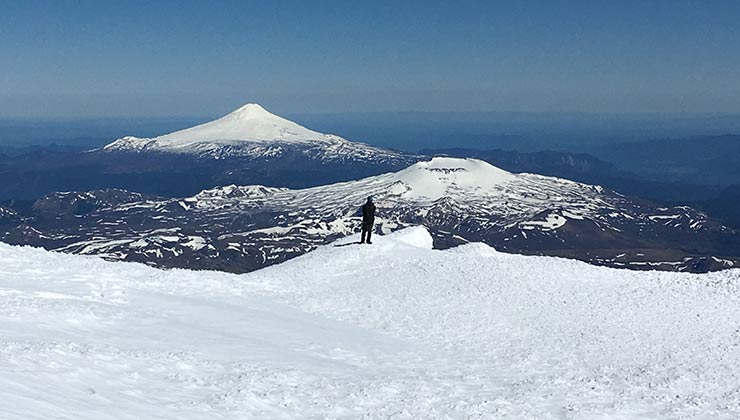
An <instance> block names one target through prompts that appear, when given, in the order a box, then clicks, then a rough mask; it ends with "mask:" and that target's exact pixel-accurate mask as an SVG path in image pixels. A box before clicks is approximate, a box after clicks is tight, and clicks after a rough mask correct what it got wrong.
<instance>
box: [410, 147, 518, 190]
mask: <svg viewBox="0 0 740 420" xmlns="http://www.w3.org/2000/svg"><path fill="white" fill-rule="evenodd" d="M396 176H397V179H398V180H399V181H401V182H403V183H404V184H406V185H408V186H409V187H411V194H412V195H414V196H420V197H426V198H430V199H437V198H440V197H444V196H445V195H449V194H450V193H452V192H453V191H454V190H469V191H472V190H484V191H485V190H491V189H494V188H495V187H496V186H499V185H501V184H505V183H507V182H510V181H513V180H514V179H516V176H515V175H514V174H512V173H510V172H507V171H505V170H503V169H500V168H497V167H495V166H493V165H491V164H489V163H486V162H484V161H482V160H478V159H458V158H448V157H435V158H433V159H432V160H430V161H428V162H419V163H416V164H414V165H411V166H410V167H408V168H406V169H404V170H402V171H400V172H398V173H397V174H396Z"/></svg>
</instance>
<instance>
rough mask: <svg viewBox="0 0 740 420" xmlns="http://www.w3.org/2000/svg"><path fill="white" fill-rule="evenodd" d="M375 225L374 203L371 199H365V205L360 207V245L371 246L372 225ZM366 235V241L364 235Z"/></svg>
mask: <svg viewBox="0 0 740 420" xmlns="http://www.w3.org/2000/svg"><path fill="white" fill-rule="evenodd" d="M374 223H375V203H373V197H368V198H367V203H365V204H364V205H363V206H362V237H361V238H360V243H361V244H363V243H368V244H371V243H372V242H371V241H370V237H371V236H372V234H373V224H374ZM366 234H367V241H366V240H365V235H366Z"/></svg>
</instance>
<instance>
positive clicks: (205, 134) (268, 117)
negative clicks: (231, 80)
mask: <svg viewBox="0 0 740 420" xmlns="http://www.w3.org/2000/svg"><path fill="white" fill-rule="evenodd" d="M327 137H328V135H327V134H322V133H319V132H316V131H312V130H309V129H307V128H305V127H303V126H300V125H298V124H296V123H294V122H293V121H290V120H286V119H285V118H282V117H279V116H277V115H275V114H272V113H270V112H269V111H267V110H266V109H265V108H263V107H262V106H260V105H258V104H254V103H250V104H246V105H244V106H242V107H241V108H239V109H237V110H235V111H233V112H231V113H230V114H228V115H225V116H223V117H221V118H219V119H217V120H214V121H210V122H207V123H205V124H201V125H198V126H195V127H191V128H186V129H184V130H180V131H176V132H174V133H170V134H166V135H164V136H160V137H157V138H156V139H155V140H156V141H157V143H159V144H160V145H161V146H163V147H183V146H189V145H191V144H193V143H201V142H238V141H252V142H254V141H274V140H281V141H298V142H305V141H316V140H325V139H326V138H327Z"/></svg>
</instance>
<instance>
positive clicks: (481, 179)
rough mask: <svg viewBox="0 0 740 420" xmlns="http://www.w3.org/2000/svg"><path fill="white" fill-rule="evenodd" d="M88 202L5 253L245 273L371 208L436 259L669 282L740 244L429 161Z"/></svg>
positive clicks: (79, 198) (692, 224)
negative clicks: (21, 250)
mask: <svg viewBox="0 0 740 420" xmlns="http://www.w3.org/2000/svg"><path fill="white" fill-rule="evenodd" d="M98 194H99V195H101V197H97V196H96V194H90V193H84V194H62V195H59V196H58V195H54V196H50V197H49V198H47V199H44V200H39V203H40V204H39V208H48V209H50V210H49V211H47V212H46V213H49V214H50V215H54V214H56V213H55V211H58V209H71V210H75V209H78V208H85V207H89V208H91V209H92V210H91V211H90V212H88V213H84V214H79V212H71V210H70V212H71V214H67V215H66V216H58V217H56V218H54V217H46V218H45V219H44V218H41V219H39V220H35V221H32V222H31V223H30V226H26V225H23V226H21V227H19V228H16V229H15V230H12V229H11V230H10V231H9V232H8V233H6V234H5V236H4V237H3V240H5V241H8V242H11V243H21V244H32V245H41V246H44V247H46V248H50V249H56V250H61V251H65V252H71V253H76V254H94V255H101V256H103V257H106V258H109V259H119V260H126V261H139V262H145V263H147V264H151V265H157V266H164V267H181V268H201V269H202V268H205V269H219V270H226V271H234V272H245V271H251V270H254V269H257V268H261V267H264V266H267V265H270V264H274V263H278V262H281V261H285V260H286V259H289V258H292V257H295V256H297V255H301V254H303V253H305V252H307V251H310V250H312V249H314V248H316V247H317V246H319V245H322V244H326V243H327V242H330V241H332V240H335V239H337V238H340V237H344V236H347V235H350V234H352V233H353V232H356V231H357V229H358V227H359V224H360V218H359V213H358V208H359V206H360V205H362V204H363V203H364V202H365V200H366V198H367V197H368V196H373V197H374V199H375V202H376V204H377V207H378V215H377V218H376V230H377V232H379V233H389V232H392V231H395V230H398V229H401V228H404V227H408V226H413V225H424V226H426V227H428V228H429V229H430V231H431V233H432V235H433V236H434V240H435V246H436V247H437V248H447V247H450V246H455V245H459V244H461V243H466V242H471V241H472V242H475V241H481V242H486V243H488V244H489V245H492V246H494V247H496V249H498V250H501V251H507V252H516V253H526V254H545V255H555V256H566V257H571V258H578V259H581V260H585V261H589V262H592V263H596V264H601V265H610V266H618V267H631V268H638V269H667V270H675V271H684V270H690V271H708V270H716V269H722V268H729V267H732V266H734V264H735V263H736V261H738V260H740V235H738V234H737V233H736V232H734V231H732V230H730V229H727V228H725V227H724V226H722V225H720V224H718V223H716V222H714V221H712V220H710V219H708V218H707V217H706V215H704V214H703V213H700V212H698V211H695V210H693V209H691V208H688V207H674V208H663V207H658V206H655V205H652V204H650V203H643V202H638V201H634V200H630V199H629V198H627V197H624V196H621V195H619V194H616V193H614V192H611V191H608V190H605V189H603V188H601V187H599V186H593V185H586V184H580V183H576V182H572V181H567V180H563V179H559V178H551V177H544V176H539V175H532V174H512V173H509V172H506V171H503V170H501V169H499V168H496V167H494V166H491V165H489V164H487V163H485V162H482V161H479V160H474V159H452V158H434V159H432V160H430V161H428V162H419V163H416V164H414V165H412V166H410V167H408V168H406V169H403V170H401V171H399V172H394V173H388V174H384V175H379V176H374V177H369V178H364V179H361V180H357V181H351V182H344V183H338V184H332V185H327V186H321V187H315V188H308V189H301V190H292V189H286V188H270V187H263V186H257V185H251V186H236V185H229V186H226V187H221V188H215V189H210V190H205V191H202V192H201V193H199V194H197V195H195V196H193V197H190V198H185V199H156V198H152V197H144V196H141V195H136V194H131V196H126V195H125V194H123V193H121V192H120V191H113V192H111V191H102V192H98ZM96 197H97V198H96ZM114 199H115V200H118V203H117V204H116V203H114V202H113V200H114ZM105 203H109V205H108V206H105ZM83 204H84V205H83ZM101 206H102V207H101ZM52 210H53V211H52ZM46 213H44V214H46ZM65 217H66V219H65V220H68V222H66V223H61V222H60V220H62V219H63V218H65ZM30 228H32V229H33V230H29V229H30Z"/></svg>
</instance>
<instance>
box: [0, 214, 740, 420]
mask: <svg viewBox="0 0 740 420" xmlns="http://www.w3.org/2000/svg"><path fill="white" fill-rule="evenodd" d="M356 239H357V238H356V237H353V238H347V239H345V240H342V241H340V242H337V243H335V244H332V245H328V246H322V247H320V248H319V249H317V250H316V251H314V252H311V253H309V254H306V255H304V256H301V257H299V258H295V259H293V260H291V261H288V262H286V263H283V264H280V265H275V266H272V267H269V268H267V269H263V270H259V271H256V272H254V273H250V274H247V275H240V276H237V275H230V274H224V273H217V272H204V271H200V272H193V271H185V270H171V271H160V270H157V269H153V268H148V267H145V266H143V265H138V264H129V263H111V262H105V261H102V260H100V259H96V258H91V257H82V256H72V255H64V254H56V253H50V252H47V251H43V250H38V249H31V248H19V247H11V246H8V245H3V244H0V381H1V382H2V387H0V412H2V413H3V414H2V417H3V418H4V419H8V420H21V419H23V420H33V419H49V418H73V419H78V420H84V419H94V420H98V419H103V418H115V419H142V418H177V419H250V418H254V419H268V418H269V419H273V418H285V419H302V418H306V419H309V418H310V419H315V418H332V419H360V418H363V419H389V418H390V419H443V418H448V419H471V418H480V419H488V418H508V419H561V418H567V419H574V420H577V419H584V420H586V419H588V420H590V419H598V418H603V419H606V418H620V419H644V418H650V419H676V418H684V419H692V418H696V419H699V418H702V419H704V418H712V419H720V420H722V419H727V420H730V419H736V418H738V417H740V388H739V387H738V384H739V383H740V352H738V351H737V349H738V347H740V330H739V329H738V328H740V270H726V271H722V272H718V273H710V274H703V275H694V274H682V273H667V272H637V271H628V270H619V269H610V268H604V267H595V266H591V265H587V264H584V263H581V262H577V261H572V260H565V259H558V258H549V257H527V256H517V255H510V254H503V253H499V252H496V251H494V250H493V249H492V248H490V247H488V246H486V245H483V244H468V245H463V246H461V247H458V248H454V249H449V250H444V251H440V250H432V249H431V248H430V247H431V243H432V237H431V236H430V235H429V234H428V233H427V232H426V231H425V230H424V229H422V228H412V229H406V230H402V231H399V232H396V233H394V234H392V235H387V236H378V237H377V238H376V240H375V244H374V245H373V246H361V245H355V244H352V240H356Z"/></svg>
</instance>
